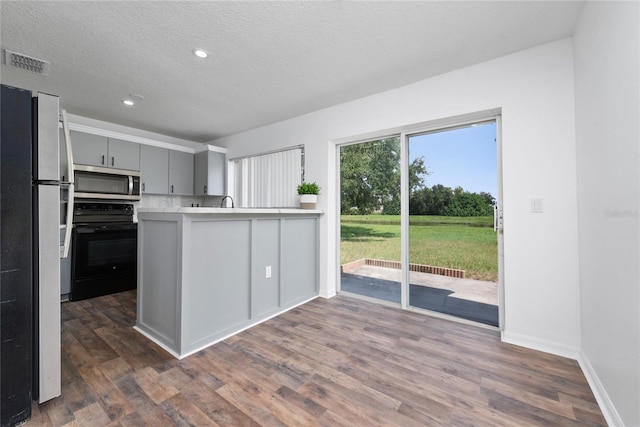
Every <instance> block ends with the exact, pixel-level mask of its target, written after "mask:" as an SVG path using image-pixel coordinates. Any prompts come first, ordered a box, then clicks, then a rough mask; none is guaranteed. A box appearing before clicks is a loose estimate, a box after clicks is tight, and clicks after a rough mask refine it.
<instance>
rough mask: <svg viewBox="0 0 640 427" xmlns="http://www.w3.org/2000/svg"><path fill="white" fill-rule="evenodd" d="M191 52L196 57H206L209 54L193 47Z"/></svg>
mask: <svg viewBox="0 0 640 427" xmlns="http://www.w3.org/2000/svg"><path fill="white" fill-rule="evenodd" d="M193 54H194V55H195V56H197V57H198V58H206V57H208V56H209V52H207V51H206V50H204V49H193Z"/></svg>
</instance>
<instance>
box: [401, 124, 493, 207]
mask: <svg viewBox="0 0 640 427" xmlns="http://www.w3.org/2000/svg"><path fill="white" fill-rule="evenodd" d="M496 147H497V143H496V124H495V122H492V123H487V124H481V125H476V126H471V127H466V128H462V129H455V130H448V131H443V132H437V133H430V134H427V135H420V136H414V137H411V138H410V139H409V161H410V162H412V161H413V160H414V159H415V158H416V157H420V156H424V159H425V165H426V167H427V171H429V172H430V175H428V176H427V177H426V179H425V184H426V186H427V187H431V186H433V185H436V184H442V185H444V186H446V187H451V188H455V187H458V186H459V187H462V188H464V189H465V190H466V191H469V192H472V193H480V192H481V191H484V192H488V193H491V195H492V196H493V197H496V198H497V196H498V190H497V188H498V173H497V148H496Z"/></svg>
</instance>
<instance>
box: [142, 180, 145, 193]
mask: <svg viewBox="0 0 640 427" xmlns="http://www.w3.org/2000/svg"><path fill="white" fill-rule="evenodd" d="M144 184H145V183H144V182H143V183H142V191H145V189H144V187H145V185H144Z"/></svg>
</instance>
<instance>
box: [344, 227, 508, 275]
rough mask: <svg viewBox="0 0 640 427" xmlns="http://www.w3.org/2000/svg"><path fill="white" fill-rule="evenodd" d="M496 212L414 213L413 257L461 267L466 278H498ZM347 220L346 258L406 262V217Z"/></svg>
mask: <svg viewBox="0 0 640 427" xmlns="http://www.w3.org/2000/svg"><path fill="white" fill-rule="evenodd" d="M491 221H492V219H491V217H488V218H487V217H481V218H476V217H471V218H457V217H429V216H427V217H423V216H411V217H410V221H409V222H410V227H409V247H410V256H409V260H410V262H412V263H417V264H427V265H434V266H439V267H450V268H458V269H462V270H465V271H466V277H468V278H472V279H478V280H491V281H497V279H498V245H497V235H496V233H494V231H493V228H491ZM341 222H342V224H341V244H340V255H341V260H340V261H341V263H342V264H344V263H346V262H350V261H354V260H356V259H360V258H374V259H384V260H390V261H400V218H399V216H391V215H366V216H358V215H345V216H342V221H341Z"/></svg>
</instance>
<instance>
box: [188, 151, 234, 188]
mask: <svg viewBox="0 0 640 427" xmlns="http://www.w3.org/2000/svg"><path fill="white" fill-rule="evenodd" d="M194 194H195V195H196V196H224V195H226V194H227V156H226V154H225V153H223V152H218V151H205V152H202V153H197V154H196V155H195V177H194Z"/></svg>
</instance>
